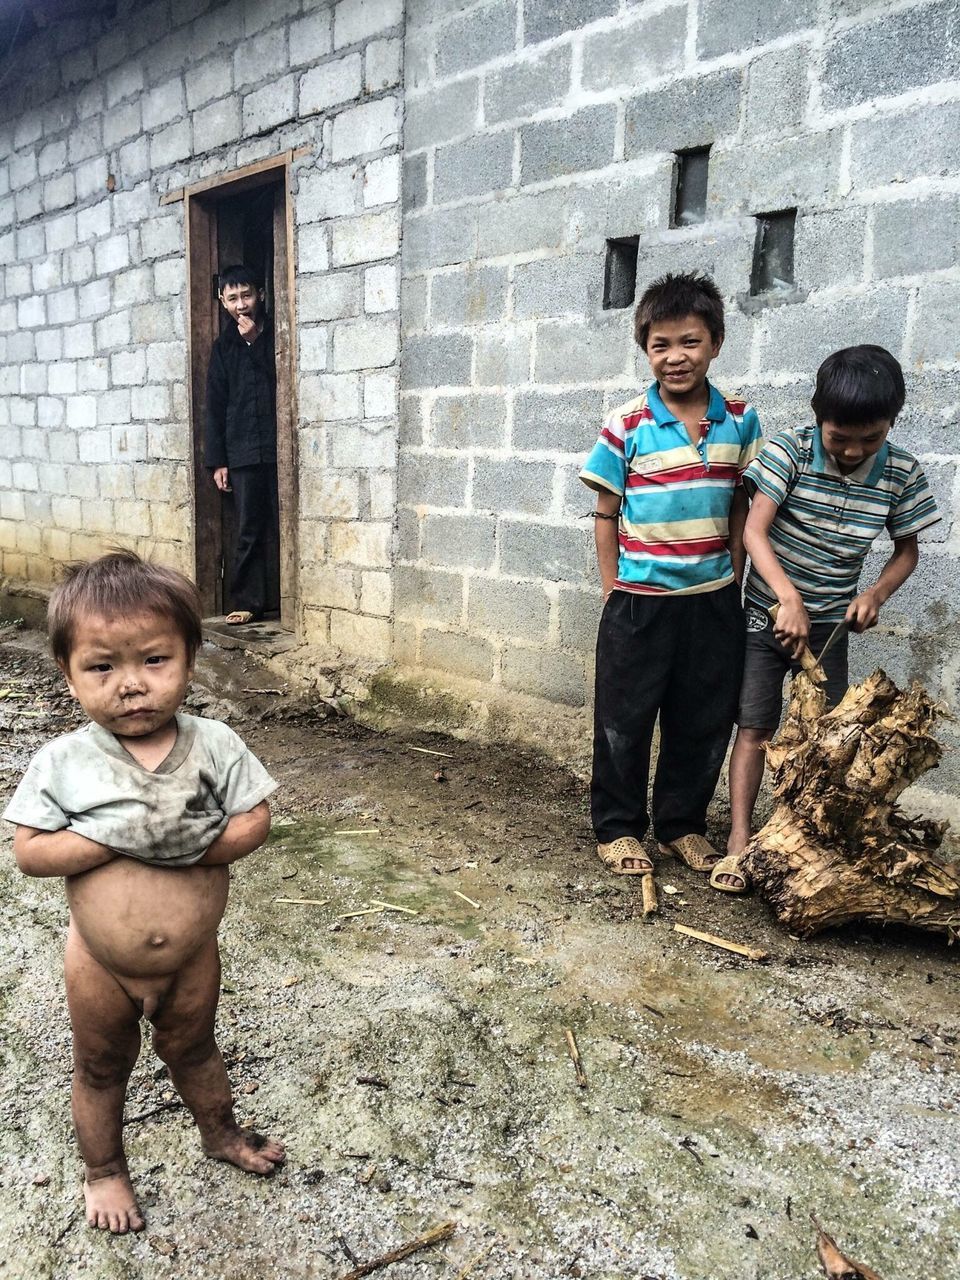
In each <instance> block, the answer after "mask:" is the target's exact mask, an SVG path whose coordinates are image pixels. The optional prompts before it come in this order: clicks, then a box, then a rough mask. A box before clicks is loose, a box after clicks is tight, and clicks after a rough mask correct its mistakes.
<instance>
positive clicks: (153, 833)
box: [3, 552, 284, 1233]
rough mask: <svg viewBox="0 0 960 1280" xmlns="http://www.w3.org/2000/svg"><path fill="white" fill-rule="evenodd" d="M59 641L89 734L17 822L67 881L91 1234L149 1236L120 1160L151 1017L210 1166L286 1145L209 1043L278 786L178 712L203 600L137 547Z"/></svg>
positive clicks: (15, 802) (67, 616)
mask: <svg viewBox="0 0 960 1280" xmlns="http://www.w3.org/2000/svg"><path fill="white" fill-rule="evenodd" d="M48 622H49V631H50V642H51V647H52V650H53V656H54V658H55V659H56V662H57V665H58V666H59V667H60V670H61V671H62V672H63V674H64V676H65V677H66V681H67V684H68V686H69V688H70V692H71V693H72V694H73V696H74V697H75V698H76V699H77V700H78V702H79V703H80V705H81V706H82V707H83V710H84V711H85V712H86V714H87V715H88V716H89V717H90V720H91V723H90V724H88V725H86V726H84V727H83V728H82V729H78V730H76V731H75V732H73V733H68V734H66V735H64V736H63V737H61V738H57V739H55V740H54V741H53V742H50V743H47V745H46V746H45V747H43V748H42V749H41V750H40V751H39V752H38V753H37V755H36V756H35V757H34V759H33V760H32V761H31V763H30V766H29V767H28V769H27V772H26V774H25V775H24V777H23V780H22V781H21V783H20V785H19V787H18V788H17V790H16V793H15V794H14V796H13V799H12V800H11V801H10V804H9V805H8V807H7V809H6V812H5V813H4V815H3V816H4V817H5V818H6V819H7V820H8V821H10V822H14V823H16V824H17V826H16V832H15V835H14V841H13V849H14V855H15V857H16V860H17V864H18V866H19V867H20V870H21V871H23V872H24V873H25V874H26V875H30V876H64V877H65V881H66V891H67V900H68V902H69V905H70V926H69V931H68V934H67V945H66V958H65V975H66V987H67V1003H68V1005H69V1009H70V1022H71V1026H72V1028H73V1053H74V1071H73V1095H72V1103H73V1120H74V1125H75V1127H76V1132H77V1141H78V1144H79V1147H80V1152H81V1155H82V1156H83V1160H84V1165H85V1176H84V1184H83V1190H84V1197H85V1200H86V1216H87V1222H88V1223H89V1224H90V1226H92V1227H98V1228H100V1229H103V1230H110V1231H113V1232H117V1233H122V1232H125V1231H128V1230H132V1231H139V1230H141V1229H142V1228H143V1226H144V1220H143V1216H142V1214H141V1212H140V1209H139V1206H138V1205H137V1202H136V1198H135V1196H134V1193H133V1187H132V1185H131V1182H130V1177H129V1173H128V1171H127V1163H126V1157H125V1155H124V1150H123V1141H122V1124H123V1104H124V1097H125V1094H126V1087H127V1081H128V1079H129V1077H130V1072H131V1071H132V1069H133V1066H134V1063H135V1062H136V1059H137V1055H138V1053H139V1050H140V1018H141V1017H144V1018H147V1019H148V1020H149V1021H150V1022H151V1023H152V1024H153V1029H154V1030H153V1044H154V1048H155V1049H156V1051H157V1054H158V1055H159V1056H160V1058H161V1059H162V1060H163V1061H164V1062H165V1063H166V1064H167V1067H168V1068H169V1071H170V1076H171V1079H172V1080H173V1083H174V1085H175V1086H176V1088H177V1089H178V1091H179V1093H180V1095H181V1097H182V1098H183V1100H184V1102H185V1103H186V1104H187V1106H188V1107H189V1109H190V1111H191V1112H192V1113H193V1117H194V1119H195V1120H196V1122H197V1126H198V1127H199V1129H200V1136H201V1140H202V1143H203V1149H204V1151H205V1152H206V1154H207V1155H209V1156H212V1157H214V1158H215V1159H219V1160H228V1161H230V1162H231V1163H232V1164H235V1165H237V1166H239V1168H241V1169H245V1170H248V1171H249V1172H251V1173H259V1174H269V1173H272V1172H273V1171H274V1169H275V1168H276V1166H277V1165H278V1164H280V1163H281V1162H282V1161H283V1158H284V1151H283V1147H282V1146H281V1145H280V1144H279V1143H278V1142H276V1141H275V1140H274V1139H272V1138H264V1137H262V1136H260V1135H259V1134H255V1133H253V1132H251V1131H249V1130H245V1129H241V1128H240V1126H239V1125H238V1124H237V1122H236V1120H235V1118H234V1114H233V1099H232V1096H231V1092H230V1084H229V1081H228V1079H227V1073H226V1070H225V1068H224V1065H223V1059H222V1057H221V1056H220V1051H219V1049H218V1048H217V1044H216V1040H215V1039H214V1021H215V1016H216V1009H217V1001H218V998H219V994H220V954H219V950H218V947H217V927H218V925H219V923H220V919H221V917H222V915H223V912H224V908H225V906H226V902H227V890H228V879H229V873H228V871H227V867H228V865H229V864H230V863H231V862H235V861H236V860H237V859H238V858H243V857H245V856H246V855H247V854H248V853H252V852H253V850H254V849H257V848H259V847H260V845H262V844H263V842H264V840H265V839H266V837H267V833H268V831H269V829H270V810H269V807H268V805H267V803H266V797H267V796H268V795H270V794H271V792H272V791H274V789H275V788H276V783H275V782H274V781H273V779H272V778H271V777H270V776H269V774H268V773H267V772H266V770H265V769H264V768H263V766H262V765H261V764H260V762H259V761H258V760H257V759H256V757H255V756H254V755H252V753H251V752H250V751H249V750H248V749H247V748H246V747H245V746H244V744H243V742H241V740H240V739H239V738H238V737H237V735H236V734H235V733H234V732H233V730H232V729H230V728H229V727H228V726H227V725H225V724H222V723H220V722H219V721H216V720H204V719H200V718H198V717H195V716H190V715H185V714H183V713H179V708H180V705H181V703H182V701H183V698H184V695H185V694H186V691H187V685H188V683H189V680H190V677H191V675H192V672H193V664H194V659H195V657H196V653H197V649H198V648H199V645H200V638H201V633H200V601H199V597H198V595H197V591H196V588H195V587H194V586H193V584H192V583H190V582H189V581H188V580H187V579H186V578H184V577H183V576H182V575H181V574H179V573H176V572H175V571H174V570H171V569H166V568H162V567H161V566H158V565H152V564H148V563H146V562H145V561H143V560H141V559H140V558H139V557H138V556H135V555H133V554H132V553H130V552H117V553H114V554H111V555H107V556H103V557H102V558H101V559H99V560H96V561H93V562H92V563H89V564H84V565H80V566H76V567H74V568H73V569H71V570H69V571H68V574H67V577H66V579H65V581H64V582H63V583H61V585H60V586H58V587H57V588H56V589H55V591H54V592H53V594H52V596H51V599H50V608H49V614H48Z"/></svg>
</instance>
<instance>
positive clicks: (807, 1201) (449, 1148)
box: [0, 641, 960, 1280]
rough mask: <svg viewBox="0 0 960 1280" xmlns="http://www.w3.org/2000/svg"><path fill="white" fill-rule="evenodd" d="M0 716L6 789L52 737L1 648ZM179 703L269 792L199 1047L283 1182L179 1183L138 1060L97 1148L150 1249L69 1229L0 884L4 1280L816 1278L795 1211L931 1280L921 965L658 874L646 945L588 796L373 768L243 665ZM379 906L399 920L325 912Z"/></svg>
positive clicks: (63, 1096) (940, 1070)
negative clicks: (408, 1254)
mask: <svg viewBox="0 0 960 1280" xmlns="http://www.w3.org/2000/svg"><path fill="white" fill-rule="evenodd" d="M17 680H19V681H21V683H20V684H19V685H16V684H15V681H17ZM4 687H9V688H14V687H17V688H21V689H23V690H24V691H26V692H28V693H29V695H30V698H29V699H24V698H20V699H12V700H9V701H10V702H11V703H13V702H16V703H19V704H20V710H19V711H18V710H16V709H15V708H12V707H8V708H5V707H4V700H3V699H0V769H2V770H4V772H2V774H0V781H2V782H3V784H4V786H5V788H6V789H7V791H9V790H10V789H12V786H13V785H14V784H15V782H16V780H17V778H18V776H19V772H20V770H21V769H22V767H23V764H24V763H25V761H26V759H27V758H29V756H30V755H31V754H32V752H33V750H35V749H36V747H37V746H38V745H39V744H40V743H41V742H42V741H44V740H45V739H46V738H47V737H49V736H51V735H52V734H54V733H56V732H62V731H64V730H65V729H67V728H69V727H71V724H70V723H69V717H70V716H71V715H72V710H71V706H70V704H69V702H68V701H66V700H64V699H63V698H62V696H61V694H60V693H59V685H58V683H57V679H56V677H55V675H54V673H52V671H51V670H50V668H49V667H48V666H47V665H46V663H45V662H44V661H43V659H42V658H41V657H40V656H39V655H38V654H37V653H36V652H34V651H32V650H31V649H30V647H29V641H28V643H27V647H23V645H17V646H14V645H6V646H0V689H2V688H4ZM193 705H194V707H195V708H196V709H205V710H206V711H207V712H208V713H211V714H218V715H221V716H223V717H225V718H228V719H230V721H231V722H232V723H234V725H235V727H236V728H237V729H238V730H239V731H240V732H241V733H243V735H244V736H245V737H246V738H247V740H248V741H249V742H250V744H251V746H252V747H253V748H254V750H256V751H257V753H258V754H259V755H260V756H261V758H262V759H263V760H264V761H265V762H266V763H267V765H268V767H270V768H271V770H272V771H273V772H274V773H275V775H276V776H277V777H278V779H280V781H281V782H282V789H281V790H280V791H279V792H278V793H277V796H276V803H275V805H274V810H275V816H276V822H275V826H274V830H273V832H272V835H271V839H270V842H269V844H268V845H267V846H266V848H265V849H263V850H261V851H260V852H259V853H257V854H255V855H253V856H251V857H250V858H249V859H247V860H246V861H245V862H243V863H241V864H239V866H238V867H237V868H236V869H235V872H234V874H233V886H232V895H231V902H230V905H229V906H228V909H227V915H226V917H225V920H224V924H223V926H222V930H221V949H222V953H223V961H224V976H223V996H222V1002H221V1012H220V1031H219V1036H220V1042H221V1047H222V1048H223V1050H224V1053H225V1056H226V1058H227V1061H228V1065H229V1068H230V1072H231V1078H232V1079H233V1081H234V1085H235V1089H236V1093H237V1100H238V1109H239V1112H240V1114H241V1116H242V1117H243V1118H244V1119H247V1118H249V1119H250V1120H255V1121H256V1123H257V1124H258V1126H261V1127H264V1128H266V1129H268V1130H269V1131H270V1132H274V1133H277V1134H278V1135H279V1136H280V1137H281V1138H282V1139H283V1140H284V1141H285V1142H286V1143H287V1145H288V1148H289V1151H290V1159H289V1163H288V1165H287V1167H286V1168H285V1169H284V1170H283V1171H282V1172H281V1173H280V1174H278V1175H277V1176H276V1177H275V1178H274V1179H272V1180H271V1181H270V1182H259V1181H255V1180H253V1179H251V1178H247V1177H244V1175H242V1174H240V1173H239V1172H237V1171H236V1170H234V1169H232V1168H227V1167H225V1166H223V1165H217V1164H213V1163H212V1162H209V1161H206V1160H204V1158H203V1157H202V1155H201V1154H200V1151H199V1146H198V1143H197V1139H196V1134H195V1131H194V1129H193V1127H192V1123H191V1122H190V1120H189V1117H188V1116H187V1115H186V1114H185V1113H184V1111H183V1110H182V1108H181V1107H179V1105H178V1102H177V1099H176V1097H175V1095H174V1094H173V1093H172V1090H171V1087H170V1084H169V1081H168V1080H167V1078H166V1074H165V1071H164V1069H163V1068H162V1067H161V1066H160V1064H159V1063H158V1062H157V1060H156V1059H155V1058H154V1057H153V1056H152V1054H151V1052H150V1051H149V1048H148V1047H145V1049H144V1051H143V1053H142V1055H141V1059H140V1062H139V1064H138V1066H137V1069H136V1072H135V1074H134V1078H133V1080H132V1082H131V1088H130V1092H129V1097H128V1101H127V1118H128V1124H127V1130H126V1132H127V1141H128V1152H129V1156H130V1163H131V1170H132V1173H133V1176H134V1180H135V1183H136V1185H137V1188H138V1190H139V1191H140V1193H141V1196H142V1199H143V1200H144V1203H145V1208H146V1212H147V1216H148V1226H147V1230H146V1232H145V1233H144V1234H143V1235H141V1236H140V1237H137V1238H126V1239H123V1240H109V1239H103V1238H101V1237H98V1236H95V1235H93V1234H92V1233H90V1232H89V1231H88V1230H87V1229H86V1227H85V1226H84V1224H83V1220H82V1214H81V1211H80V1200H79V1194H78V1192H79V1163H78V1158H77V1153H76V1149H75V1146H74V1144H73V1140H72V1137H71V1135H70V1126H69V1087H70V1048H69V1029H68V1025H67V1020H66V1009H65V1002H64V998H63V991H62V979H61V975H60V963H61V960H62V947H63V935H64V928H65V923H66V908H65V906H64V903H63V893H62V887H61V885H60V884H59V882H41V881H31V880H27V879H25V878H24V877H22V876H20V875H19V873H18V872H17V871H16V869H15V867H14V866H13V863H12V859H11V858H10V857H9V856H7V857H6V858H5V859H4V861H3V863H2V865H0V913H2V919H3V932H2V935H0V939H2V941H0V1014H2V1016H3V1019H4V1028H5V1036H4V1039H3V1042H2V1047H0V1067H2V1071H0V1166H2V1172H0V1275H5V1276H11V1277H21V1276H22V1277H25V1278H26V1277H29V1278H30V1280H46V1278H48V1277H49V1278H50V1280H67V1278H68V1277H69V1278H70V1280H72V1278H73V1277H74V1276H77V1275H80V1274H89V1275H92V1276H97V1277H98V1280H99V1278H100V1277H103V1280H112V1278H113V1277H118V1278H119V1277H134V1276H147V1277H151V1278H152V1277H166V1276H170V1277H173V1276H177V1277H180V1276H183V1275H197V1276H201V1275H202V1276H204V1277H211V1278H212V1280H233V1278H234V1277H241V1276H243V1277H244V1278H246V1277H249V1276H250V1275H256V1276H258V1277H263V1278H265V1280H267V1278H269V1280H272V1278H273V1277H277V1278H279V1277H284V1278H291V1277H324V1278H326V1277H331V1278H332V1277H342V1276H344V1275H346V1274H347V1273H348V1272H349V1271H350V1270H351V1267H352V1266H353V1263H352V1262H351V1261H350V1259H349V1256H348V1252H347V1251H348V1250H349V1251H351V1252H352V1253H353V1254H354V1255H356V1256H357V1257H359V1258H360V1259H367V1258H371V1257H375V1256H377V1255H379V1254H381V1253H383V1252H385V1251H386V1250H388V1249H390V1248H392V1247H394V1246H396V1245H397V1244H399V1243H401V1242H403V1241H405V1240H408V1239H411V1238H412V1237H414V1236H416V1235H418V1234H420V1233H421V1232H423V1231H425V1230H427V1229H428V1228H429V1227H431V1226H433V1225H434V1224H436V1223H438V1222H441V1221H443V1220H446V1219H453V1220H455V1221H456V1222H457V1224H458V1229H457V1232H456V1234H455V1235H454V1237H453V1238H452V1240H450V1241H449V1242H448V1243H447V1244H445V1245H443V1246H441V1247H439V1248H437V1249H434V1250H433V1251H431V1252H430V1253H424V1254H422V1255H418V1256H416V1257H415V1258H413V1259H411V1260H408V1261H407V1262H403V1263H399V1264H395V1265H394V1266H392V1267H390V1268H388V1269H387V1270H385V1271H384V1272H382V1273H381V1274H383V1275H384V1276H385V1277H389V1280H415V1278H417V1280H419V1278H426V1277H437V1278H438V1280H439V1278H440V1277H444V1278H449V1280H454V1278H455V1277H458V1276H460V1275H461V1273H462V1272H463V1271H464V1270H465V1269H469V1270H468V1274H469V1276H470V1278H471V1280H494V1278H496V1280H501V1278H504V1277H517V1278H518V1280H562V1278H563V1277H566V1276H582V1277H590V1278H591V1280H623V1278H625V1277H648V1278H650V1280H654V1278H662V1280H706V1278H709V1280H726V1278H727V1277H730V1280H733V1278H734V1277H736V1278H737V1280H740V1278H741V1277H754V1276H757V1277H759V1276H769V1277H778V1278H779V1277H783V1280H787V1278H788V1277H789V1278H790V1280H795V1278H796V1277H802V1276H815V1275H817V1274H818V1269H817V1266H816V1263H815V1260H814V1255H813V1250H812V1240H813V1232H812V1230H811V1227H810V1224H809V1217H808V1215H809V1213H810V1212H811V1211H813V1212H816V1214H817V1215H818V1217H819V1218H820V1219H821V1221H822V1222H823V1223H824V1225H825V1226H826V1227H827V1229H828V1230H831V1231H833V1232H834V1233H835V1234H836V1235H837V1236H838V1237H839V1239H840V1241H841V1242H842V1244H843V1245H844V1246H845V1247H846V1248H847V1250H848V1252H850V1253H851V1254H852V1255H853V1256H855V1257H860V1258H863V1259H864V1261H867V1262H869V1263H870V1265H872V1266H873V1267H874V1268H875V1269H876V1270H877V1271H878V1272H879V1273H880V1274H881V1275H889V1276H894V1275H896V1276H898V1277H900V1278H901V1280H920V1278H921V1277H929V1276H933V1275H939V1274H944V1271H943V1266H944V1262H943V1259H944V1258H945V1257H948V1256H949V1255H950V1253H951V1251H954V1252H955V1251H956V1249H957V1247H958V1245H960V1213H958V1210H957V1205H958V1203H960V1172H958V1169H960V1162H958V1160H957V1155H958V1151H960V1133H958V1130H960V1118H958V1117H960V1085H958V1077H957V1074H956V1068H957V1044H958V1041H957V1037H958V1035H960V980H958V975H957V970H956V962H955V959H954V956H955V952H952V951H951V950H950V949H948V948H947V946H946V945H945V943H940V942H939V941H937V940H931V939H929V938H924V937H921V936H919V935H912V934H909V933H907V932H899V933H892V932H890V933H887V934H883V933H880V932H876V931H873V932H863V933H861V932H858V931H849V932H846V933H843V934H837V935H831V936H828V937H824V938H818V939H814V940H813V941H810V942H806V943H801V942H798V941H796V940H794V939H791V938H790V937H789V936H788V935H786V934H785V933H784V932H783V931H782V930H781V929H779V928H778V927H777V926H776V925H775V924H774V923H773V922H772V920H771V918H770V916H769V914H768V912H767V910H766V908H765V907H764V905H763V904H762V903H760V902H757V901H752V900H736V899H731V898H730V897H728V896H723V895H719V894H713V893H711V892H710V891H709V889H708V888H707V886H706V883H705V879H704V878H703V877H699V876H696V875H694V874H693V873H692V872H690V871H689V870H687V868H685V867H683V866H682V865H680V864H677V863H675V862H669V861H666V862H661V863H660V865H659V866H658V882H659V884H660V886H661V903H662V907H663V909H662V913H661V915H660V916H659V917H658V918H656V920H655V922H654V923H644V921H643V917H642V908H641V903H640V891H639V883H638V881H637V880H636V879H630V878H622V879H614V878H612V877H610V876H609V875H608V874H606V873H605V872H604V870H603V868H602V867H601V866H600V864H599V862H598V861H597V860H596V857H595V854H594V851H593V841H592V838H591V836H590V832H589V829H588V826H587V822H586V809H585V795H584V789H583V787H582V785H581V784H580V783H579V782H577V781H576V780H574V779H572V778H571V777H569V776H568V775H566V774H564V773H563V772H562V771H560V770H557V769H555V768H553V767H552V766H550V765H548V764H545V763H544V762H543V761H542V760H539V759H536V758H533V757H530V756H524V755H522V754H520V753H517V752H514V751H511V750H500V749H491V748H485V747H481V746H477V745H474V744H470V743H464V742H459V741H458V742H453V741H450V740H446V739H443V738H439V737H434V736H425V735H422V734H416V733H410V734H402V733H391V734H386V735H377V734H374V733H372V732H369V731H366V730H364V729H361V728H359V727H358V726H356V725H354V724H353V723H351V722H350V721H348V720H344V719H340V718H336V717H332V716H328V715H327V713H326V709H319V710H318V709H317V708H315V707H311V706H309V705H307V704H305V703H302V702H301V701H299V700H298V698H297V695H296V694H295V693H294V692H293V691H291V690H285V689H279V690H278V688H277V681H276V676H275V675H274V674H273V673H271V672H269V671H266V670H265V669H262V668H260V667H258V666H257V664H256V663H255V662H254V661H253V660H252V659H249V658H244V657H242V656H240V655H237V654H227V655H224V654H220V653H217V652H215V651H213V652H210V653H205V655H204V657H203V660H202V662H201V666H200V671H199V684H198V687H197V689H196V691H195V693H194V696H193ZM24 711H37V712H39V714H37V715H30V716H24V715H23V712H24ZM438 753H439V754H438ZM441 770H442V773H441V776H440V777H439V778H438V777H437V774H438V772H440V771H441ZM718 820H719V816H718ZM717 834H719V832H718V833H717ZM6 843H7V846H9V840H7V841H6ZM666 885H671V886H673V887H675V888H676V889H677V892H676V893H675V894H672V895H670V894H667V893H666V892H665V886H666ZM281 899H288V900H289V899H309V900H311V901H308V902H291V901H280V900H281ZM318 903H321V904H323V905H317V904H318ZM378 903H380V904H382V903H386V904H389V906H390V907H399V908H404V909H405V910H390V909H387V908H379V909H377V912H376V913H374V914H365V915H353V914H350V913H353V912H359V911H369V910H370V909H371V908H377V904H378ZM411 912H414V913H416V914H410V913H411ZM674 923H685V924H689V925H692V926H693V927H696V928H701V929H706V930H708V931H712V932H715V933H718V934H721V935H723V936H725V937H728V938H731V939H734V940H736V941H742V942H746V943H748V944H750V945H755V946H761V947H763V948H765V949H766V950H768V951H769V952H770V953H771V961H770V963H769V964H766V965H756V964H751V963H750V962H749V961H745V960H740V959H738V958H736V957H734V956H730V955H727V954H725V953H722V952H719V951H714V950H711V949H709V948H707V947H705V946H703V945H702V944H700V943H697V942H694V941H692V940H690V939H687V938H684V937H682V936H681V935H679V934H676V933H674V932H673V930H672V926H673V924H674ZM565 1028H569V1029H570V1030H571V1031H572V1032H573V1034H574V1036H575V1038H576V1042H577V1045H578V1046H579V1050H580V1053H581V1055H582V1059H583V1065H584V1069H585V1072H586V1078H587V1087H586V1088H580V1087H578V1084H577V1080H576V1076H575V1073H574V1067H573V1063H572V1062H571V1059H570V1057H569V1054H568V1051H567V1041H566V1038H565V1034H564V1031H565Z"/></svg>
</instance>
